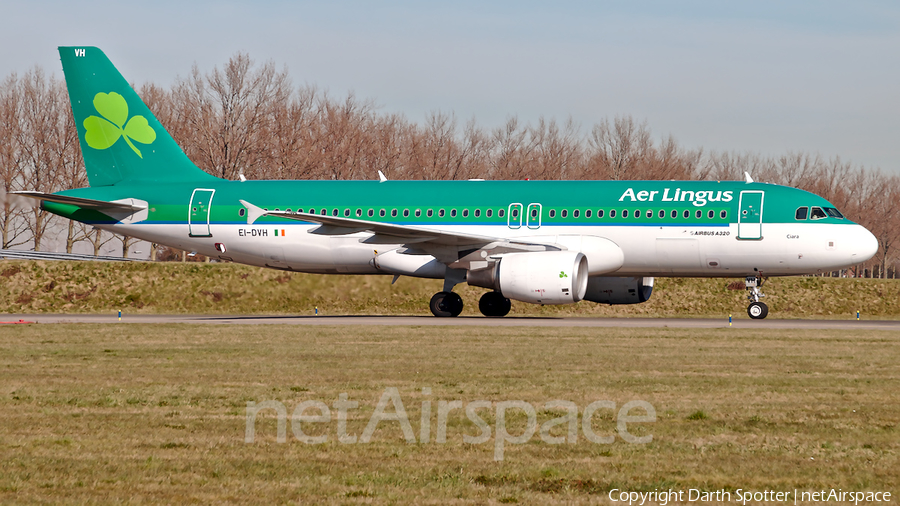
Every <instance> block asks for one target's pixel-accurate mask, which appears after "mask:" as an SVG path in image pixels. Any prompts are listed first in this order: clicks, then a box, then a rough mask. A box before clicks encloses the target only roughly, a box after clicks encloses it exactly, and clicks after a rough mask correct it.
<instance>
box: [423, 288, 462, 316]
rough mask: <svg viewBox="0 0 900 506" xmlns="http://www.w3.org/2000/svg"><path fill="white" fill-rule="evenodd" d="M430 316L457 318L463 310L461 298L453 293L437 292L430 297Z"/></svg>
mask: <svg viewBox="0 0 900 506" xmlns="http://www.w3.org/2000/svg"><path fill="white" fill-rule="evenodd" d="M429 306H430V307H431V314H433V315H434V316H440V317H446V316H459V314H460V313H462V310H463V301H462V297H460V296H459V294H456V293H454V292H438V293H436V294H434V296H432V297H431V303H430V304H429Z"/></svg>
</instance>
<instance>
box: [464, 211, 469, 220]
mask: <svg viewBox="0 0 900 506" xmlns="http://www.w3.org/2000/svg"><path fill="white" fill-rule="evenodd" d="M468 217H469V210H468V209H463V218H468Z"/></svg>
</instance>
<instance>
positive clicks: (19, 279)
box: [0, 261, 900, 319]
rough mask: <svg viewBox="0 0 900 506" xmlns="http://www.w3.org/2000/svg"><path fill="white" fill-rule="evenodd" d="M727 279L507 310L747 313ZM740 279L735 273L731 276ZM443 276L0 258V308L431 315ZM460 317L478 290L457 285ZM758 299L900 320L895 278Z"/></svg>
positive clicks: (814, 312)
mask: <svg viewBox="0 0 900 506" xmlns="http://www.w3.org/2000/svg"><path fill="white" fill-rule="evenodd" d="M734 281H735V279H723V278H718V279H716V278H713V279H684V278H659V279H657V280H656V287H655V289H654V292H653V296H652V297H651V298H650V301H649V302H646V303H644V304H635V305H628V306H604V305H600V304H594V303H591V302H581V303H578V304H574V305H567V306H544V307H541V306H536V305H533V304H525V303H521V302H513V307H512V313H511V314H513V315H546V316H550V315H553V316H565V315H571V316H574V315H578V316H645V317H662V316H670V317H671V316H705V317H715V318H727V317H728V315H729V314H733V315H734V317H735V318H747V314H746V307H747V299H746V292H745V290H743V289H738V290H732V289H729V288H728V285H729V284H731V283H733V282H734ZM737 281H738V282H739V283H738V285H740V281H741V280H740V279H739V280H737ZM441 284H442V282H441V281H437V280H422V279H411V278H400V280H399V281H398V282H397V283H396V284H394V285H391V277H390V276H324V275H315V274H298V273H286V272H281V271H275V270H271V269H261V268H257V267H249V266H245V265H236V264H202V263H186V264H183V263H151V262H139V263H127V264H125V263H110V262H27V261H0V313H35V312H37V313H40V312H56V313H69V312H82V313H84V312H86V313H103V312H105V313H110V314H114V313H116V312H117V311H119V310H122V311H125V312H127V313H193V314H198V313H219V314H222V313H227V314H233V313H254V314H311V313H312V312H313V311H314V308H315V307H318V308H319V310H320V312H322V313H324V314H329V315H337V314H408V315H414V314H422V315H424V314H430V313H429V311H428V301H429V299H430V298H431V296H432V295H433V294H434V293H435V292H437V291H440V290H441ZM456 291H457V292H459V293H460V295H462V297H463V300H464V301H465V304H466V306H465V310H464V311H463V315H477V314H479V313H478V298H479V297H480V296H481V294H483V293H484V292H485V290H484V289H481V288H472V287H469V286H468V285H465V284H462V285H459V286H457V288H456ZM764 291H765V293H766V294H767V297H766V298H765V299H764V300H765V302H766V303H767V304H768V305H769V307H770V315H771V317H774V318H847V319H849V318H853V317H855V314H856V311H861V312H862V315H863V318H900V280H890V279H888V280H880V279H838V278H819V277H791V278H773V279H771V280H770V281H769V282H768V283H767V284H766V286H765V287H764Z"/></svg>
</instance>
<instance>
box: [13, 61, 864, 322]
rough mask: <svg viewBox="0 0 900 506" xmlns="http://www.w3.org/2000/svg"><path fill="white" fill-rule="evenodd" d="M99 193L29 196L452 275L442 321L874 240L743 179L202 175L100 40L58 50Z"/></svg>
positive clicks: (744, 270) (234, 244) (272, 245)
mask: <svg viewBox="0 0 900 506" xmlns="http://www.w3.org/2000/svg"><path fill="white" fill-rule="evenodd" d="M59 54H60V59H61V61H62V66H63V71H64V74H65V79H66V84H67V86H68V90H69V97H70V101H71V105H72V112H73V114H74V117H75V122H76V124H77V128H78V137H79V141H80V145H81V149H82V153H83V156H84V163H85V169H86V170H87V176H88V181H89V185H90V187H88V188H79V189H72V190H66V191H61V192H58V193H52V194H51V193H42V192H35V191H30V192H17V193H18V194H19V195H22V196H25V197H30V198H33V199H37V200H38V201H40V205H41V206H43V208H44V209H46V210H47V211H49V212H51V213H54V214H57V215H59V216H62V217H65V218H69V219H72V220H77V221H80V222H84V223H88V224H91V225H93V226H95V227H97V228H100V229H103V230H108V231H110V232H115V233H118V234H123V235H128V236H132V237H136V238H139V239H143V240H145V241H150V242H154V243H159V244H163V245H167V246H171V247H173V248H178V249H182V250H186V251H193V252H198V253H201V254H203V255H207V256H209V257H211V258H217V259H220V260H224V261H231V262H238V263H243V264H249V265H256V266H261V267H268V268H272V269H281V270H285V271H296V272H307V273H321V274H386V275H392V276H394V281H396V279H397V277H399V276H410V277H420V278H435V279H443V281H444V283H443V289H442V291H440V292H438V293H436V294H435V295H434V296H433V297H432V298H431V301H430V304H429V306H430V309H431V312H432V314H434V315H435V316H439V317H453V316H457V315H459V314H460V313H461V312H462V310H463V300H462V298H461V297H460V296H459V295H458V294H457V293H455V292H454V291H453V289H454V287H455V286H457V285H458V284H460V283H463V282H465V283H468V284H469V285H472V286H477V287H482V288H486V289H487V290H488V291H487V292H486V293H485V294H484V295H483V296H482V297H481V298H480V300H479V304H478V307H479V310H480V311H481V313H482V314H484V315H485V316H491V317H502V316H505V315H507V314H508V313H509V311H510V308H511V301H510V299H513V300H517V301H521V302H527V303H531V304H574V303H577V302H579V301H582V300H584V301H589V302H594V303H600V304H636V303H642V302H645V301H647V300H648V299H649V298H650V296H651V293H652V291H653V284H654V278H656V277H676V276H677V277H717V278H718V277H733V278H744V280H745V286H746V288H747V290H748V299H749V301H750V302H749V305H748V308H747V313H748V315H749V316H750V317H751V318H753V319H760V318H765V317H766V316H767V315H768V307H767V305H766V304H765V303H764V302H762V301H761V300H760V298H762V297H764V294H763V293H762V290H761V286H762V283H763V281H764V280H765V279H767V278H768V277H769V276H789V275H801V274H816V273H822V272H828V271H834V270H838V269H842V268H845V267H849V266H853V265H857V264H860V263H862V262H865V261H866V260H869V259H870V258H872V256H874V254H875V253H876V251H877V249H878V241H877V240H876V238H875V237H874V236H873V235H872V234H871V233H870V232H869V231H868V230H866V229H865V228H864V227H862V226H860V225H858V224H856V223H854V222H852V221H850V220H849V219H847V218H846V217H844V216H843V215H842V214H841V213H840V211H838V210H837V209H836V207H835V206H833V205H832V204H831V203H829V202H828V201H827V200H825V199H824V198H822V197H819V196H817V195H814V194H812V193H809V192H806V191H803V190H799V189H796V188H791V187H786V186H779V185H773V184H763V183H757V182H753V181H752V179H751V178H750V176H749V175H746V178H745V180H744V181H528V180H524V181H485V180H468V181H394V180H387V179H386V178H385V177H384V175H383V174H381V173H380V172H379V176H380V177H379V180H377V181H376V180H374V179H373V180H371V181H251V180H246V178H244V177H243V176H242V177H241V178H240V180H239V181H230V180H224V179H219V178H216V177H214V176H212V175H210V174H207V173H206V172H204V171H202V170H201V169H199V168H198V167H197V166H196V165H194V163H192V162H191V161H190V160H189V159H188V157H187V156H186V155H185V154H184V152H183V151H182V150H181V148H180V147H179V146H178V145H177V144H176V142H175V140H174V139H172V137H171V136H170V135H169V133H168V132H167V131H166V130H165V129H164V128H163V126H162V125H161V124H160V123H159V121H157V119H156V118H155V117H154V115H153V113H152V112H151V111H150V110H149V109H148V108H147V106H146V105H145V104H144V102H143V101H142V100H141V98H140V97H139V96H138V95H137V93H135V91H134V90H133V89H132V87H131V86H130V85H129V84H128V82H127V81H126V80H125V79H124V78H123V77H122V75H121V74H120V73H119V71H118V70H117V69H116V68H115V66H113V64H112V63H111V62H110V60H109V59H108V58H107V57H106V55H105V54H104V53H103V52H102V51H101V50H100V49H98V48H96V47H86V46H78V47H60V48H59Z"/></svg>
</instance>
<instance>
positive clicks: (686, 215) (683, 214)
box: [681, 210, 691, 218]
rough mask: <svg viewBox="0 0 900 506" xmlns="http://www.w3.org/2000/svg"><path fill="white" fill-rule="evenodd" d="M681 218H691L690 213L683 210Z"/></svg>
mask: <svg viewBox="0 0 900 506" xmlns="http://www.w3.org/2000/svg"><path fill="white" fill-rule="evenodd" d="M681 216H683V217H684V218H690V217H691V212H690V211H688V210H685V211H684V213H682V215H681Z"/></svg>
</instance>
